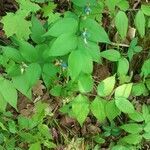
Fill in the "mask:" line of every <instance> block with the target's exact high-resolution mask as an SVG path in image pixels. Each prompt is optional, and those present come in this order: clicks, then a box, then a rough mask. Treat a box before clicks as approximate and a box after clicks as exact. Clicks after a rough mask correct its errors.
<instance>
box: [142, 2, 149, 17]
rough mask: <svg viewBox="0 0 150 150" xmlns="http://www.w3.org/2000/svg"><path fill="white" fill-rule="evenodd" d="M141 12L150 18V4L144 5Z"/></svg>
mask: <svg viewBox="0 0 150 150" xmlns="http://www.w3.org/2000/svg"><path fill="white" fill-rule="evenodd" d="M141 10H142V12H143V13H144V14H145V15H147V16H150V5H149V4H146V5H142V6H141Z"/></svg>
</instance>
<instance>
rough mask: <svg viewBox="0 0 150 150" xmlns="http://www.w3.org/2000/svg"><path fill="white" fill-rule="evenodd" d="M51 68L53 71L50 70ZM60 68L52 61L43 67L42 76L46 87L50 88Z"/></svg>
mask: <svg viewBox="0 0 150 150" xmlns="http://www.w3.org/2000/svg"><path fill="white" fill-rule="evenodd" d="M50 70H51V71H50ZM57 72H59V68H58V67H57V66H55V65H53V64H51V63H45V64H44V66H43V68H42V78H43V80H44V83H45V85H46V87H47V88H48V89H49V88H50V86H51V85H52V83H53V81H54V80H55V79H56V78H57Z"/></svg>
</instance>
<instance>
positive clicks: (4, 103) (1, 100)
mask: <svg viewBox="0 0 150 150" xmlns="http://www.w3.org/2000/svg"><path fill="white" fill-rule="evenodd" d="M0 104H1V105H0V112H5V111H6V107H7V101H5V99H4V97H3V96H2V95H1V94H0Z"/></svg>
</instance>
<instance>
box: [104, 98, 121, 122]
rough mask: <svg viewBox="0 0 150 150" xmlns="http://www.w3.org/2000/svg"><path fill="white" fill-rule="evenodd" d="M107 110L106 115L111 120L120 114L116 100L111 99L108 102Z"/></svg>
mask: <svg viewBox="0 0 150 150" xmlns="http://www.w3.org/2000/svg"><path fill="white" fill-rule="evenodd" d="M105 111H106V116H107V118H108V119H109V120H110V121H112V120H113V119H115V118H116V117H117V116H118V115H120V110H119V109H118V108H117V107H116V105H115V101H114V100H110V101H108V102H107V104H106V107H105Z"/></svg>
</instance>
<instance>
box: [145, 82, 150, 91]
mask: <svg viewBox="0 0 150 150" xmlns="http://www.w3.org/2000/svg"><path fill="white" fill-rule="evenodd" d="M145 83H146V86H147V88H148V90H149V91H150V79H147V80H146V81H145Z"/></svg>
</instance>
